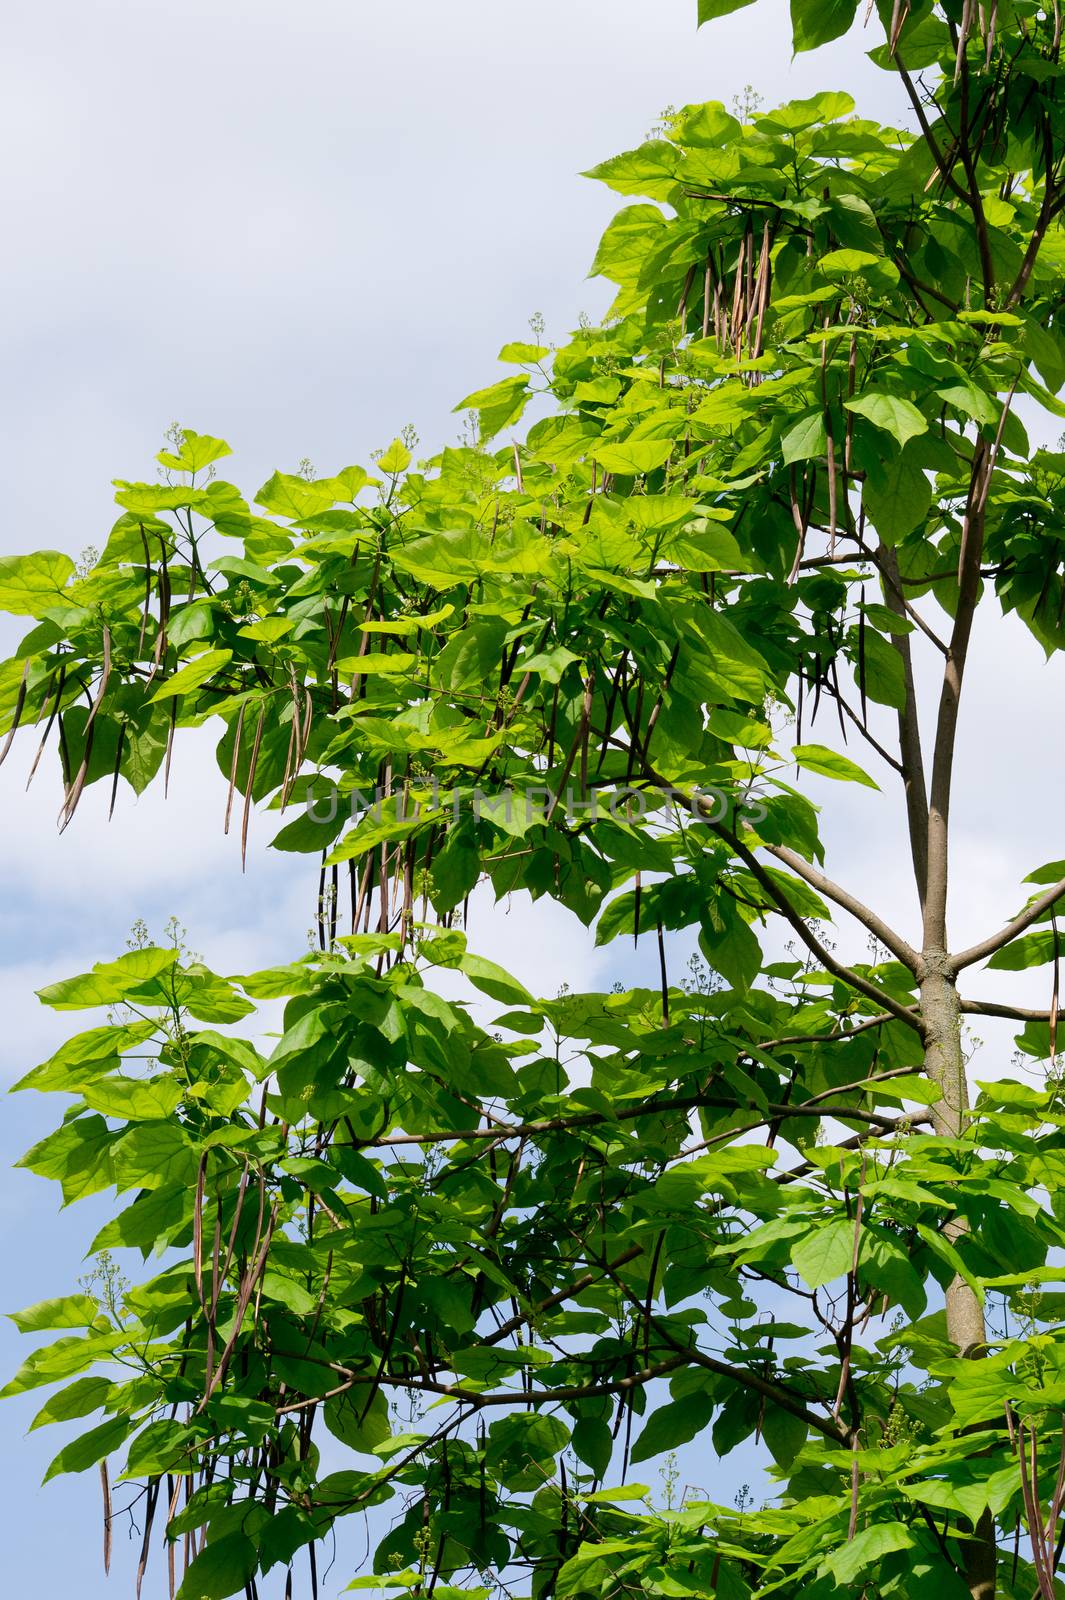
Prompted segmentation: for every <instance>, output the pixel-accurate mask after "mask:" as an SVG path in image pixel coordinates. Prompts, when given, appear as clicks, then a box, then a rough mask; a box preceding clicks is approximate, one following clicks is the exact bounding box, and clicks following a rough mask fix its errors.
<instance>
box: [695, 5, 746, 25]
mask: <svg viewBox="0 0 1065 1600" xmlns="http://www.w3.org/2000/svg"><path fill="white" fill-rule="evenodd" d="M751 4H752V0H699V12H698V15H699V21H698V26H699V27H700V28H701V27H702V25H703V23H704V22H713V21H714V20H715V19H716V18H717V17H727V16H729V15H730V13H731V12H733V11H740V10H742V8H743V7H744V6H749V5H751Z"/></svg>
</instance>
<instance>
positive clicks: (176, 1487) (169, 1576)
mask: <svg viewBox="0 0 1065 1600" xmlns="http://www.w3.org/2000/svg"><path fill="white" fill-rule="evenodd" d="M166 1487H167V1492H168V1493H169V1495H170V1505H169V1508H168V1510H167V1513H166V1528H165V1529H164V1530H163V1531H164V1534H165V1533H167V1530H168V1529H169V1527H170V1524H171V1522H172V1521H173V1520H174V1514H175V1512H176V1511H177V1503H178V1497H179V1495H180V1494H181V1479H180V1478H172V1477H169V1476H168V1477H167V1480H166ZM166 1586H167V1591H168V1594H169V1600H174V1596H175V1594H176V1593H177V1543H176V1541H175V1540H173V1539H171V1538H170V1537H169V1536H167V1540H166Z"/></svg>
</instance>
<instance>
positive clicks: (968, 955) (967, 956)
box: [950, 878, 1065, 972]
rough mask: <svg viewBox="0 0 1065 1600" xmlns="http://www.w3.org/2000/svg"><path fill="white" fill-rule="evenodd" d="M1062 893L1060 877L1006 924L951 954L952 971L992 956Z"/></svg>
mask: <svg viewBox="0 0 1065 1600" xmlns="http://www.w3.org/2000/svg"><path fill="white" fill-rule="evenodd" d="M1063 895H1065V878H1061V879H1059V881H1058V882H1057V883H1054V884H1051V886H1050V888H1049V889H1047V890H1046V891H1045V892H1044V893H1043V894H1041V895H1039V897H1038V898H1037V899H1035V900H1033V901H1032V903H1031V905H1028V906H1026V907H1025V909H1024V910H1023V911H1022V912H1021V913H1020V915H1019V916H1016V917H1014V919H1013V921H1012V922H1007V924H1006V926H1005V927H1004V928H1000V929H999V931H998V932H997V933H992V934H989V935H988V937H987V938H986V939H981V940H980V942H979V943H978V944H972V945H970V946H969V948H968V950H962V951H960V952H959V954H958V955H956V956H951V958H950V964H951V966H952V967H953V969H954V971H955V972H960V971H961V970H962V968H963V967H971V966H972V965H973V963H974V961H983V960H984V958H985V957H986V956H993V955H994V953H995V951H996V950H1001V949H1002V947H1003V945H1007V944H1009V943H1010V942H1011V940H1013V939H1016V937H1017V935H1018V934H1019V933H1023V932H1024V930H1025V928H1029V927H1031V925H1032V923H1033V922H1038V921H1039V918H1040V917H1041V916H1043V914H1044V913H1045V912H1047V911H1050V910H1051V909H1052V907H1053V906H1054V905H1055V904H1056V903H1057V901H1059V900H1060V899H1061V898H1062V896H1063Z"/></svg>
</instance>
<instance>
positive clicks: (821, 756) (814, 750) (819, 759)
mask: <svg viewBox="0 0 1065 1600" xmlns="http://www.w3.org/2000/svg"><path fill="white" fill-rule="evenodd" d="M791 753H792V755H793V756H794V758H795V760H796V761H797V762H798V764H799V766H800V767H805V768H806V770H807V771H808V772H816V773H817V774H818V775H819V776H820V777H822V778H838V779H839V780H840V781H841V782H842V783H864V784H865V785H866V787H867V788H869V789H879V787H880V785H879V784H878V783H875V782H874V780H873V779H872V778H871V777H870V776H869V774H868V773H867V772H864V771H863V770H862V768H861V767H859V766H858V765H857V764H856V763H855V762H853V761H851V760H850V759H849V757H847V756H841V755H840V754H839V752H838V750H830V749H829V748H828V746H827V745H823V744H796V745H792V747H791Z"/></svg>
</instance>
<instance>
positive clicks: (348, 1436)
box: [322, 1388, 392, 1454]
mask: <svg viewBox="0 0 1065 1600" xmlns="http://www.w3.org/2000/svg"><path fill="white" fill-rule="evenodd" d="M367 1400H368V1395H367V1394H366V1393H365V1392H363V1391H361V1390H360V1389H358V1388H355V1389H353V1390H352V1391H351V1392H350V1393H349V1394H341V1395H336V1396H335V1397H334V1398H333V1399H332V1400H327V1401H326V1402H325V1405H324V1406H323V1407H322V1416H323V1419H324V1421H325V1425H326V1427H327V1428H328V1429H329V1432H330V1433H331V1434H332V1435H333V1437H334V1438H336V1439H339V1440H340V1441H341V1443H342V1444H346V1445H347V1447H348V1449H349V1450H360V1451H362V1452H363V1453H364V1454H367V1453H371V1452H372V1451H374V1450H376V1449H377V1447H378V1445H380V1444H383V1443H384V1442H385V1440H386V1439H390V1438H391V1437H392V1424H391V1421H390V1419H389V1414H388V1401H387V1400H386V1399H385V1396H384V1393H383V1391H381V1390H379V1391H378V1392H377V1394H375V1395H374V1397H373V1400H372V1401H371V1402H370V1406H369V1410H367V1409H366V1406H367Z"/></svg>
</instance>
